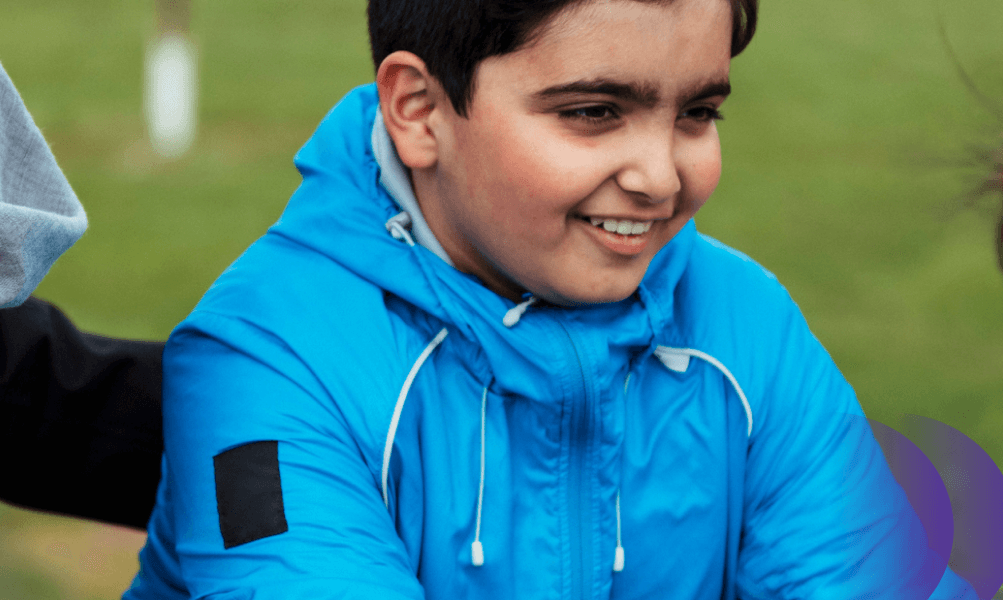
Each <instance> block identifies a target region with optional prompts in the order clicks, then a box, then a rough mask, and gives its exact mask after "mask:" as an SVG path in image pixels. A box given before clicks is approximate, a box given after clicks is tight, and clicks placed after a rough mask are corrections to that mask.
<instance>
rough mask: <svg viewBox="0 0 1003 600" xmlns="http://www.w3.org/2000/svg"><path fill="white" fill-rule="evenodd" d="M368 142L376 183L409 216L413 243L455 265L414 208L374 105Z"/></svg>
mask: <svg viewBox="0 0 1003 600" xmlns="http://www.w3.org/2000/svg"><path fill="white" fill-rule="evenodd" d="M372 143H373V157H374V158H375V159H376V164H377V165H379V167H380V184H381V185H383V187H384V189H386V190H387V193H389V194H390V197H391V198H393V200H394V202H396V203H397V206H399V207H400V209H401V210H402V211H404V213H405V214H407V215H408V217H410V219H411V223H410V225H411V233H412V234H413V235H414V241H415V242H417V243H418V244H419V245H421V246H424V247H425V248H427V249H428V250H430V251H431V252H432V254H435V255H436V256H438V257H439V258H441V259H442V260H443V261H444V262H445V263H446V264H447V265H449V266H451V267H452V266H455V265H453V261H452V260H450V258H449V255H448V254H446V250H445V249H444V248H443V247H442V244H440V243H439V240H437V239H436V238H435V234H434V233H432V229H431V228H430V227H429V226H428V223H427V222H426V221H425V216H424V215H423V214H422V213H421V206H419V205H418V198H417V197H415V195H414V189H413V188H412V187H411V178H410V177H409V176H408V172H407V167H405V166H404V163H403V162H401V159H400V155H398V154H397V147H396V146H394V141H393V139H391V138H390V132H388V131H387V126H386V124H385V123H384V122H383V111H381V110H380V108H379V107H378V106H377V108H376V118H375V119H373V135H372ZM405 226H406V225H405ZM388 227H389V226H388ZM394 237H396V236H394Z"/></svg>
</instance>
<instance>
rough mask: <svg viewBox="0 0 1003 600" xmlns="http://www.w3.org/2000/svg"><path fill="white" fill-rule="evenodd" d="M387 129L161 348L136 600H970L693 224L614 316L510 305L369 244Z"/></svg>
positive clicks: (364, 112) (379, 242) (371, 95)
mask: <svg viewBox="0 0 1003 600" xmlns="http://www.w3.org/2000/svg"><path fill="white" fill-rule="evenodd" d="M376 110H377V96H376V93H375V89H374V88H373V87H371V86H367V87H363V88H360V89H358V90H356V91H354V92H352V93H351V94H349V95H348V96H347V97H346V98H345V99H344V100H342V102H341V103H339V105H338V106H336V107H335V108H334V110H333V111H332V112H331V113H330V114H329V115H328V117H327V118H326V119H325V120H324V122H323V123H322V124H321V125H320V127H319V129H318V130H317V132H316V134H315V135H314V136H313V138H312V139H311V140H310V141H309V142H308V143H307V144H306V146H305V147H304V148H303V149H302V150H301V151H300V153H299V154H298V155H297V157H296V165H297V167H298V168H299V170H300V172H301V173H302V175H303V184H302V185H301V187H300V188H299V190H298V191H297V192H296V193H295V195H294V196H293V198H292V199H291V201H290V202H289V205H288V207H287V209H286V211H285V213H284V214H283V216H282V218H281V219H280V220H279V222H278V223H277V224H276V225H275V226H274V227H272V228H271V229H270V230H269V231H268V233H267V234H266V235H265V236H264V237H262V238H261V239H260V240H258V241H257V242H256V243H255V244H254V245H252V246H251V247H250V248H249V249H248V250H247V252H245V253H244V255H243V256H241V257H240V259H238V260H237V261H236V262H235V263H234V264H233V265H232V266H231V267H230V268H229V269H228V270H227V271H226V272H225V273H224V274H223V275H222V276H221V277H220V278H219V279H218V280H217V281H216V283H215V284H214V285H213V286H212V288H211V289H210V290H209V291H208V292H207V293H206V295H205V297H204V298H203V300H202V301H201V302H200V303H199V305H198V306H197V307H196V309H195V310H194V312H193V313H192V314H191V316H189V317H188V318H187V319H186V320H185V321H184V322H183V323H182V324H181V325H179V326H178V328H177V329H176V330H175V331H174V333H173V334H172V336H171V339H170V341H169V342H168V345H167V349H166V352H165V356H164V371H165V372H164V435H165V441H166V453H165V457H164V468H163V472H164V478H163V481H162V482H161V486H160V490H159V498H158V504H157V508H156V510H155V512H154V516H153V518H152V520H151V522H150V527H149V542H148V544H147V546H146V548H145V549H144V550H143V552H142V554H141V570H140V573H139V575H138V576H137V577H136V580H135V582H134V584H133V587H132V589H131V590H129V591H128V592H127V593H126V595H125V598H126V599H129V600H138V599H154V598H156V599H175V598H188V597H189V596H190V597H191V598H213V599H218V600H223V599H227V600H231V599H232V600H236V599H248V600H250V599H254V600H297V599H310V600H320V599H327V598H330V599H335V598H338V599H345V598H374V599H375V598H379V599H398V598H400V599H404V598H409V599H417V598H423V597H424V598H430V599H433V598H434V599H456V598H492V599H493V598H498V599H520V600H532V599H540V600H542V599H545V598H546V599H558V598H572V599H579V598H617V599H626V598H672V599H679V600H696V599H701V600H703V599H734V598H742V599H745V600H756V599H808V598H811V599H833V600H848V599H851V598H869V599H879V598H880V599H892V598H894V599H909V600H912V599H916V598H928V597H930V594H931V592H934V588H935V587H937V586H938V582H939V583H940V585H939V588H938V589H937V590H936V592H935V595H934V597H935V598H939V599H946V598H968V599H974V598H975V595H974V592H972V591H971V590H970V588H968V586H967V584H966V583H965V582H964V581H963V580H961V579H960V578H958V577H957V576H955V575H954V574H953V573H952V572H950V571H949V570H948V571H945V570H944V569H945V566H946V560H945V559H944V557H940V556H937V555H936V553H934V552H933V551H931V550H928V549H927V541H926V537H925V534H924V530H923V528H922V525H921V524H920V522H919V520H918V519H917V517H916V516H915V514H914V513H913V512H912V510H911V509H910V508H909V505H908V502H907V500H906V498H905V495H904V494H903V492H902V490H901V488H899V487H898V486H897V485H896V484H895V482H894V480H893V479H892V477H891V475H890V472H889V470H888V467H887V465H886V463H885V460H884V458H883V456H882V454H881V451H880V448H879V447H878V446H877V444H876V443H875V442H874V439H873V437H872V436H871V433H870V429H869V428H868V427H867V426H866V421H865V420H863V419H862V417H860V416H859V415H861V411H860V407H859V405H858V404H857V401H856V399H855V397H854V394H853V391H852V390H851V388H850V386H849V385H848V384H847V383H846V381H845V380H844V379H843V377H842V376H841V375H840V373H839V371H838V370H837V368H836V366H835V365H834V364H833V362H832V360H831V359H830V358H829V356H828V355H827V354H826V352H825V350H824V349H823V348H822V346H821V345H820V344H819V342H818V340H816V339H815V337H814V336H813V335H812V334H811V332H810V331H809V330H808V327H807V326H806V324H805V322H804V319H803V318H802V316H801V314H800V312H799V311H798V309H797V307H796V306H795V304H794V303H793V301H792V300H791V299H790V297H789V296H788V294H787V293H786V291H785V290H784V289H783V287H781V285H780V284H779V283H778V282H777V281H776V279H775V278H774V277H773V276H772V275H770V274H769V273H767V272H766V271H764V270H763V269H762V268H761V267H760V266H759V265H757V264H756V263H754V262H753V261H751V260H750V259H749V258H747V257H746V256H744V255H742V254H740V253H738V252H735V251H734V250H731V249H729V248H727V247H725V246H723V245H722V244H720V243H718V242H716V241H714V240H712V239H709V238H707V237H704V236H701V235H700V234H698V233H697V232H696V229H695V228H694V226H693V224H692V223H690V224H688V225H687V226H686V227H685V228H684V229H683V230H682V231H681V232H680V233H679V234H678V235H677V236H676V237H675V238H674V239H673V240H672V241H671V242H670V243H669V244H668V245H667V246H666V247H665V248H664V249H663V250H662V251H661V252H660V253H659V254H658V255H657V256H656V257H655V259H654V260H653V262H652V263H651V266H650V268H649V269H648V272H647V275H646V276H645V278H644V281H643V282H642V283H641V286H640V288H639V289H638V290H637V293H636V294H634V295H633V296H632V297H631V298H628V299H627V300H624V301H622V302H618V303H614V304H606V305H597V306H590V307H582V308H574V309H569V308H559V307H553V306H548V305H544V304H542V303H541V304H534V305H527V304H525V303H524V304H521V305H513V303H512V302H511V301H509V300H507V299H505V298H502V297H499V296H498V295H496V294H494V293H493V292H491V291H489V290H488V289H486V288H485V287H483V286H482V285H481V284H480V283H479V282H478V281H477V280H476V279H475V278H473V277H471V276H468V275H465V274H463V273H460V272H458V271H456V270H455V269H453V268H452V267H450V266H449V265H447V264H446V263H445V262H443V261H442V260H440V259H439V258H438V257H436V256H435V255H434V254H432V253H431V252H429V251H428V250H426V249H425V248H423V247H421V246H414V245H409V244H408V243H407V242H406V241H401V239H398V238H407V236H406V235H401V234H400V232H399V228H396V229H398V232H397V236H396V237H395V236H394V235H391V233H389V232H388V226H387V223H388V221H391V219H392V218H393V217H394V216H395V215H397V214H398V213H399V209H398V208H397V207H396V206H395V204H394V202H393V201H392V200H391V198H390V197H389V196H388V195H387V192H386V191H385V190H384V189H383V188H382V187H381V186H380V184H379V183H378V181H379V167H378V165H377V163H376V161H375V159H374V156H373V151H372V147H371V142H370V135H369V134H370V131H371V128H372V124H373V120H374V117H375V114H376ZM394 228H395V227H394V226H393V225H392V224H391V226H390V227H389V229H394ZM506 317H507V318H506ZM854 415H856V416H854ZM942 575H943V577H942Z"/></svg>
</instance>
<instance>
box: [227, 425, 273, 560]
mask: <svg viewBox="0 0 1003 600" xmlns="http://www.w3.org/2000/svg"><path fill="white" fill-rule="evenodd" d="M212 462H213V467H214V468H215V472H216V509H217V510H218V511H219V531H220V533H222V534H223V547H224V548H233V547H234V546H239V545H241V544H246V543H248V542H253V541H254V540H260V539H261V538H265V537H269V536H272V535H278V534H280V533H285V532H286V531H288V530H289V525H288V524H287V523H286V511H285V506H284V505H283V504H282V480H281V479H280V478H279V443H278V442H275V441H265V442H251V443H249V444H244V445H243V446H237V447H236V448H231V449H229V450H227V451H226V452H221V453H219V454H217V455H216V456H214V457H213V458H212Z"/></svg>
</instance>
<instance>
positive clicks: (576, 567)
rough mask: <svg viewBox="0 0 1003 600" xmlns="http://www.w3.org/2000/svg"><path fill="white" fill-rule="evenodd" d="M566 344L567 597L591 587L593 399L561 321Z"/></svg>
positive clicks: (579, 357)
mask: <svg viewBox="0 0 1003 600" xmlns="http://www.w3.org/2000/svg"><path fill="white" fill-rule="evenodd" d="M561 329H562V330H563V331H564V334H565V335H566V336H567V337H568V345H569V346H570V347H571V351H572V354H573V355H574V357H575V359H576V360H577V362H578V373H577V375H578V377H577V380H578V381H577V383H578V386H577V390H578V391H579V393H580V399H579V398H575V397H572V398H571V416H570V431H569V443H568V451H569V456H568V466H569V473H568V507H569V511H568V515H569V527H568V530H569V533H570V540H569V549H570V551H571V598H573V599H574V600H578V599H579V598H581V599H583V600H584V599H587V598H589V597H590V596H591V590H592V561H591V560H590V556H591V552H592V502H591V500H592V495H591V494H590V487H591V486H590V485H589V478H590V469H589V466H590V465H589V460H588V459H589V449H590V447H591V439H592V437H593V419H592V413H593V411H594V399H593V397H592V385H591V377H589V371H588V369H586V368H585V364H584V361H583V360H582V355H581V354H580V353H579V351H578V347H577V346H576V345H575V341H574V338H573V337H572V336H571V332H570V331H568V329H567V328H566V327H565V326H564V324H563V323H562V324H561Z"/></svg>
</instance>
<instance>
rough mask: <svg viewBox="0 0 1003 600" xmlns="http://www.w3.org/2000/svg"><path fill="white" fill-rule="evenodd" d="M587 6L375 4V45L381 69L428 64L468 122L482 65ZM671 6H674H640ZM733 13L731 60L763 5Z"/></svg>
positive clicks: (555, 2)
mask: <svg viewBox="0 0 1003 600" xmlns="http://www.w3.org/2000/svg"><path fill="white" fill-rule="evenodd" d="M584 1H586V0H369V10H368V13H369V43H370V47H371V48H372V53H373V64H374V65H375V67H376V68H377V69H379V67H380V63H382V62H383V59H385V58H386V57H387V56H389V55H390V54H391V53H393V52H396V51H398V50H406V51H408V52H412V53H414V54H415V55H417V56H419V57H421V59H422V60H423V61H425V65H426V67H427V68H428V72H429V74H431V75H432V76H433V77H435V78H436V79H438V80H439V82H440V83H441V84H442V87H443V88H444V89H445V91H446V94H448V95H449V99H450V101H451V102H452V103H453V108H454V109H455V110H456V112H457V113H458V114H460V115H462V116H466V112H467V107H468V106H469V105H470V101H471V99H472V97H473V79H474V73H475V72H476V70H477V65H479V64H480V63H481V61H483V60H484V59H486V58H488V57H490V56H499V55H502V54H508V53H510V52H515V51H516V50H519V49H520V48H522V47H524V46H525V45H526V44H528V43H529V42H531V41H532V36H533V35H534V34H536V33H537V32H538V31H539V29H540V28H541V27H542V26H544V25H545V24H546V23H547V21H548V19H549V18H550V17H552V16H553V15H555V14H557V13H558V12H559V11H561V10H563V9H565V8H568V7H569V6H571V5H573V4H578V3H581V2H584ZM635 1H638V2H649V3H653V2H661V3H668V2H671V0H635ZM728 2H729V3H730V4H731V10H732V22H733V26H732V30H731V55H732V56H736V55H738V53H739V52H741V51H742V50H744V49H745V47H746V46H748V45H749V42H750V41H751V40H752V34H753V33H754V32H755V31H756V14H757V11H758V4H759V0H728Z"/></svg>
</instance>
